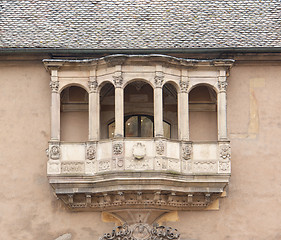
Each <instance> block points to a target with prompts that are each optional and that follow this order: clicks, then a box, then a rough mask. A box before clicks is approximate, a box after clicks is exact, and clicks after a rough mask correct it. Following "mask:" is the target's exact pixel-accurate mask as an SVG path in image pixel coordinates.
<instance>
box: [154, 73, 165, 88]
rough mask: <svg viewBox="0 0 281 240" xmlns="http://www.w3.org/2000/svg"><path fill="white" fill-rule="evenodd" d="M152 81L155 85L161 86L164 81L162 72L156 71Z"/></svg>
mask: <svg viewBox="0 0 281 240" xmlns="http://www.w3.org/2000/svg"><path fill="white" fill-rule="evenodd" d="M154 82H155V85H156V87H160V88H161V87H162V84H163V82H164V74H163V73H162V72H156V74H155V77H154Z"/></svg>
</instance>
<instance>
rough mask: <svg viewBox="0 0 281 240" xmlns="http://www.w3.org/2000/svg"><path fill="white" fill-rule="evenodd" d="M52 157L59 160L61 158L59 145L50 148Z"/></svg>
mask: <svg viewBox="0 0 281 240" xmlns="http://www.w3.org/2000/svg"><path fill="white" fill-rule="evenodd" d="M48 154H49V157H50V159H53V160H57V159H59V158H60V147H59V146H58V145H54V146H52V147H51V148H50V151H49V153H48Z"/></svg>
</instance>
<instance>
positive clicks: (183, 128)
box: [178, 71, 189, 141]
mask: <svg viewBox="0 0 281 240" xmlns="http://www.w3.org/2000/svg"><path fill="white" fill-rule="evenodd" d="M188 85H189V81H188V77H187V76H186V71H185V75H184V72H183V73H182V78H181V80H180V93H179V108H178V110H179V114H178V118H179V139H180V140H183V141H189V112H188V111H189V106H188V91H187V90H188Z"/></svg>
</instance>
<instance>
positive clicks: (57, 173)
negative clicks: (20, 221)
mask: <svg viewBox="0 0 281 240" xmlns="http://www.w3.org/2000/svg"><path fill="white" fill-rule="evenodd" d="M47 152H48V157H49V161H48V170H47V171H48V178H49V182H50V184H51V186H52V187H53V188H54V190H55V193H56V195H57V196H58V198H60V199H61V200H62V201H63V202H64V203H65V204H66V205H67V206H68V207H69V208H70V209H73V210H80V211H81V210H82V211H83V210H85V211H89V210H93V211H103V210H106V211H115V210H120V209H130V208H131V209H132V208H133V209H143V208H145V209H159V210H165V211H169V210H192V209H197V210H201V209H205V208H206V207H208V206H209V205H210V204H211V203H212V202H213V201H214V200H216V199H218V198H219V197H220V196H221V195H222V193H223V192H224V190H225V188H226V186H227V185H228V183H229V178H230V172H231V170H230V154H231V152H230V145H229V142H228V141H221V142H220V141H219V142H218V141H216V142H184V141H177V140H166V139H157V138H155V139H143V138H125V139H118V140H117V139H112V140H109V139H108V140H103V141H98V142H84V143H64V142H49V149H48V150H47Z"/></svg>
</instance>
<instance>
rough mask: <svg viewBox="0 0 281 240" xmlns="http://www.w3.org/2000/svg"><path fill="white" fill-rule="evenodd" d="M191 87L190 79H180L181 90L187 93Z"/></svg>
mask: <svg viewBox="0 0 281 240" xmlns="http://www.w3.org/2000/svg"><path fill="white" fill-rule="evenodd" d="M188 87H189V81H184V80H182V79H181V80H180V90H181V92H182V93H187V89H188Z"/></svg>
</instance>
